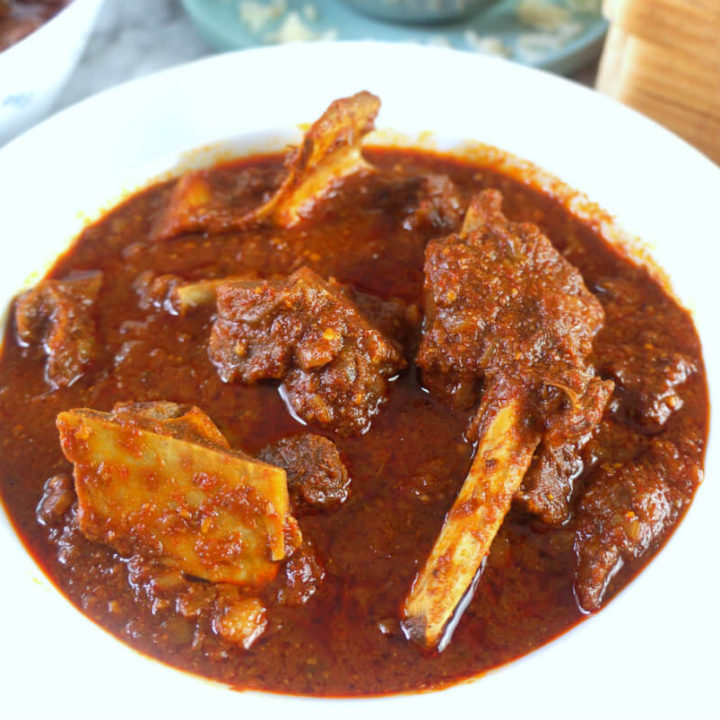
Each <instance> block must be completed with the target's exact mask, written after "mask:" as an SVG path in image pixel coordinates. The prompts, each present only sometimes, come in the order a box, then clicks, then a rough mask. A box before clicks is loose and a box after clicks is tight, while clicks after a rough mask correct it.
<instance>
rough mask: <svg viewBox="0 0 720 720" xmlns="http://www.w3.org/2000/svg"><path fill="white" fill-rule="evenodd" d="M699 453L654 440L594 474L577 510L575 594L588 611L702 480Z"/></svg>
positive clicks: (661, 533) (658, 537)
mask: <svg viewBox="0 0 720 720" xmlns="http://www.w3.org/2000/svg"><path fill="white" fill-rule="evenodd" d="M693 455H697V456H698V457H699V455H700V453H699V451H698V450H697V449H695V450H694V451H693V450H692V449H690V454H688V453H687V450H686V449H684V450H683V452H680V451H679V449H678V448H677V447H676V446H675V445H674V444H673V443H670V442H667V441H664V440H660V439H658V440H655V441H653V443H652V444H651V445H650V447H649V448H648V449H647V450H645V451H643V452H642V453H641V454H640V455H639V456H638V457H637V458H635V459H633V460H630V461H628V462H626V463H625V464H623V465H620V466H617V465H616V464H602V465H601V466H599V467H598V468H597V470H595V471H594V472H593V475H592V477H591V478H590V479H589V482H588V486H587V488H586V490H585V492H584V494H583V495H582V497H581V498H580V501H579V503H578V507H577V510H576V524H577V534H576V537H575V554H576V556H577V561H578V566H577V574H576V579H575V594H576V597H577V599H578V602H579V603H580V605H581V607H582V608H584V609H585V610H587V611H595V610H599V609H600V607H601V606H602V603H603V599H604V597H605V594H606V592H607V589H608V587H609V585H610V583H611V581H612V578H613V577H614V576H615V574H616V573H617V572H618V571H619V570H620V569H621V568H622V566H623V565H624V563H625V562H628V561H630V560H634V559H637V558H640V557H642V556H643V555H644V554H645V553H647V552H648V551H650V550H651V549H654V548H655V547H656V546H657V544H658V543H660V542H662V540H663V539H664V538H665V536H666V534H667V532H668V531H669V530H670V529H671V528H672V527H673V526H674V525H675V522H676V521H677V519H678V517H679V515H680V514H681V513H682V512H683V511H684V510H685V508H686V507H687V505H688V504H689V503H690V500H691V499H692V494H693V492H694V489H695V488H696V487H697V485H698V484H699V482H700V479H701V478H700V474H699V473H700V471H699V470H698V469H697V468H698V467H699V466H698V465H697V464H695V463H693V462H691V461H690V458H692V457H693Z"/></svg>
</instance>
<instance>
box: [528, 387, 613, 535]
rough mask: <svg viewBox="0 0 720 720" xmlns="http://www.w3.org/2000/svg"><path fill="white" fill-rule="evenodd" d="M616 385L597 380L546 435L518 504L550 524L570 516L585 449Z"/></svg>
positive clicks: (535, 456) (533, 460) (558, 523)
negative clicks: (575, 483)
mask: <svg viewBox="0 0 720 720" xmlns="http://www.w3.org/2000/svg"><path fill="white" fill-rule="evenodd" d="M613 387H614V386H613V383H612V382H610V381H607V380H599V379H598V378H593V379H592V380H590V382H589V383H588V386H587V392H586V393H585V395H583V396H582V397H581V398H579V399H578V402H577V404H576V405H575V406H574V407H572V408H571V409H570V410H568V411H567V412H565V413H563V414H562V416H561V417H560V418H558V419H557V421H556V422H554V423H553V424H552V425H551V427H550V428H549V429H548V431H547V432H546V433H545V435H544V436H543V439H542V442H541V443H540V446H539V447H538V450H537V452H536V453H535V455H534V456H533V459H532V462H531V464H530V468H529V469H528V471H527V473H526V474H525V478H524V479H523V484H522V487H521V488H520V489H519V490H518V492H517V493H515V497H514V500H515V503H516V504H517V505H518V506H519V507H522V508H523V509H524V510H525V511H526V512H529V513H532V514H533V515H537V516H538V517H539V518H540V519H541V520H542V521H543V522H544V523H547V524H548V525H562V524H563V523H565V522H567V520H568V519H569V517H570V499H571V496H572V492H573V482H574V480H575V479H576V478H577V477H578V476H579V475H580V474H581V473H582V472H583V469H584V467H585V466H584V463H583V459H582V455H581V452H580V451H581V450H582V449H583V448H584V447H585V445H586V444H587V442H588V441H589V440H590V438H591V437H592V436H593V432H594V431H595V428H596V427H597V426H598V424H599V422H600V420H601V419H602V416H603V411H604V410H605V406H606V405H607V403H608V401H609V399H610V396H611V395H612V393H613Z"/></svg>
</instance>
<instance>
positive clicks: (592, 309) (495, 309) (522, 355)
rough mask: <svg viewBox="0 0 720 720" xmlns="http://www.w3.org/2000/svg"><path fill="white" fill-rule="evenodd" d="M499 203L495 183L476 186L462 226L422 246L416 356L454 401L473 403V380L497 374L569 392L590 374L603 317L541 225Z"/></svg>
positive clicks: (438, 390)
mask: <svg viewBox="0 0 720 720" xmlns="http://www.w3.org/2000/svg"><path fill="white" fill-rule="evenodd" d="M501 204H502V196H501V195H500V193H499V192H497V191H495V190H486V191H485V192H483V193H481V194H480V195H479V196H477V197H476V198H475V200H474V201H473V203H472V204H471V206H470V208H469V209H468V214H467V216H466V218H465V224H464V226H463V231H462V232H461V233H460V234H458V235H450V236H449V237H446V238H443V239H440V240H437V241H434V242H431V243H430V244H429V245H428V247H427V250H426V254H425V332H424V335H423V341H422V344H421V346H420V350H419V352H418V357H417V363H418V365H419V367H420V369H421V370H422V377H423V382H424V383H425V384H426V385H427V386H428V388H429V389H430V390H431V392H433V393H434V394H436V395H439V396H441V397H444V398H446V399H447V400H449V401H450V402H452V403H453V404H454V405H455V406H458V407H472V406H473V405H474V404H475V403H476V398H477V389H478V386H479V384H480V382H481V381H482V380H483V379H485V381H486V383H487V381H488V380H491V379H492V377H493V376H494V375H498V374H501V375H502V376H503V377H506V378H512V379H513V381H514V382H516V383H520V384H526V385H553V386H555V387H561V388H563V389H566V391H567V392H568V394H578V393H582V392H584V390H585V387H586V385H587V383H588V381H589V379H590V377H592V375H590V376H589V374H588V370H587V368H586V367H585V363H584V359H585V357H586V356H587V355H588V353H589V352H590V350H591V347H592V340H593V338H594V336H595V334H596V333H597V332H598V330H599V329H600V327H601V325H602V323H603V318H604V315H603V310H602V307H601V306H600V303H599V302H598V301H597V300H596V299H595V298H594V297H593V295H591V293H590V292H589V291H588V290H587V288H586V287H585V285H584V283H583V280H582V277H581V276H580V273H578V272H577V270H575V269H574V268H573V267H572V266H571V265H570V264H569V263H568V262H567V261H566V260H564V258H563V257H562V256H561V255H559V254H558V252H557V251H556V250H555V248H554V247H553V246H552V244H551V243H550V241H549V240H548V239H547V238H546V237H545V236H544V235H543V234H542V233H541V232H540V231H539V230H538V228H537V227H535V226H534V225H531V224H528V223H513V222H509V221H508V220H506V219H505V217H504V216H503V215H502V212H501V210H500V207H501ZM528 373H530V375H529V376H528Z"/></svg>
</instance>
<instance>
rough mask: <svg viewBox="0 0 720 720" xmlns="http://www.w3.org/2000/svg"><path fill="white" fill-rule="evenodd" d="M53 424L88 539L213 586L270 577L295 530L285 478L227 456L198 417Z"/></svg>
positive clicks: (91, 417) (159, 406) (183, 413)
mask: <svg viewBox="0 0 720 720" xmlns="http://www.w3.org/2000/svg"><path fill="white" fill-rule="evenodd" d="M57 426H58V429H59V431H60V441H61V446H62V450H63V452H64V454H65V456H66V457H67V459H68V460H69V461H70V462H72V463H74V464H75V471H74V476H75V490H76V492H77V496H78V520H79V524H80V530H81V531H82V532H83V534H84V535H85V536H86V537H87V538H88V539H90V540H93V541H96V542H102V543H105V544H107V545H110V546H111V547H112V548H113V549H114V550H116V551H117V552H119V553H121V554H123V555H128V556H129V555H135V554H139V555H142V556H147V557H150V558H155V559H157V560H158V561H159V562H162V563H163V564H165V565H166V566H168V567H170V568H174V569H178V570H181V571H182V572H185V573H187V574H189V575H193V576H196V577H199V578H203V579H206V580H210V581H213V582H229V583H235V584H239V585H247V584H252V585H260V584H263V583H265V582H268V581H269V580H271V579H272V578H273V577H274V576H275V574H276V572H277V567H278V563H279V561H280V560H282V559H284V558H285V556H286V553H287V548H286V542H285V534H286V526H288V525H290V526H294V527H296V524H295V521H294V519H293V518H292V516H290V514H289V508H288V503H289V501H288V492H287V483H286V479H285V472H284V471H283V470H281V469H280V468H276V467H272V466H270V465H267V464H265V463H263V462H260V461H258V460H254V459H252V458H250V457H248V456H246V455H244V454H243V453H240V452H234V451H231V450H230V449H229V447H228V444H227V441H226V440H225V438H224V437H223V436H222V434H221V433H220V431H219V430H218V429H217V427H215V425H214V424H213V423H212V421H211V420H210V419H209V418H208V417H207V416H206V415H205V414H204V413H203V412H202V411H201V410H199V409H198V408H194V407H187V406H177V405H174V404H173V403H165V402H163V403H149V404H141V405H126V406H122V407H119V408H117V409H116V410H115V411H114V412H113V413H112V414H108V413H102V412H97V411H95V410H70V411H68V412H63V413H60V415H58V418H57Z"/></svg>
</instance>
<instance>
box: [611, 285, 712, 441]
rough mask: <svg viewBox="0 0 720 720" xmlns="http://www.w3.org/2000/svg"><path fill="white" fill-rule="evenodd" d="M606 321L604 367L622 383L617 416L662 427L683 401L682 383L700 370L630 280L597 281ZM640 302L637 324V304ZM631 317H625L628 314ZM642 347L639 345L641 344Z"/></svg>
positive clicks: (643, 426) (648, 429)
mask: <svg viewBox="0 0 720 720" xmlns="http://www.w3.org/2000/svg"><path fill="white" fill-rule="evenodd" d="M598 289H599V290H600V292H601V295H600V297H601V298H602V300H603V304H604V306H605V311H606V313H607V317H608V322H607V324H606V326H605V328H604V329H603V332H602V333H601V335H600V338H599V341H600V343H601V344H602V358H603V364H602V366H601V368H600V369H601V371H602V372H603V373H604V374H607V375H609V376H610V377H612V378H613V379H614V380H615V381H616V382H617V384H618V385H619V387H620V389H621V392H620V393H619V400H620V404H619V416H620V417H621V419H623V420H625V421H626V422H629V423H630V424H631V425H632V426H633V427H634V428H636V429H638V430H641V431H642V432H645V433H649V434H653V433H657V432H660V430H662V429H663V427H664V426H665V423H666V422H667V421H668V419H669V418H670V416H671V415H672V414H673V413H674V412H675V411H676V410H679V409H680V408H681V407H682V405H683V399H682V395H681V394H680V388H681V387H682V386H683V385H684V384H685V382H686V381H687V380H688V379H689V378H690V377H691V376H692V375H693V374H694V373H695V372H696V371H697V370H698V368H697V367H696V366H695V363H694V362H693V361H692V359H691V358H690V356H689V355H685V354H683V353H679V352H677V351H676V350H674V349H673V346H674V338H673V328H672V326H669V325H668V324H667V323H660V322H658V320H657V319H656V317H655V314H656V308H655V306H654V305H653V304H652V303H649V302H648V301H647V299H646V298H645V297H644V296H643V295H642V294H641V292H640V290H639V287H638V286H637V285H635V284H633V283H632V282H630V281H629V280H626V279H619V278H606V279H603V280H601V281H600V282H599V283H598ZM641 304H642V308H643V312H642V316H641V318H640V320H641V322H642V325H641V326H640V327H638V313H637V308H638V307H639V306H640V305H641ZM630 315H631V316H632V317H633V318H634V322H633V323H628V322H627V321H626V318H627V316H630ZM638 347H639V348H640V349H639V350H638Z"/></svg>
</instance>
